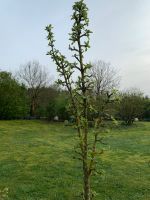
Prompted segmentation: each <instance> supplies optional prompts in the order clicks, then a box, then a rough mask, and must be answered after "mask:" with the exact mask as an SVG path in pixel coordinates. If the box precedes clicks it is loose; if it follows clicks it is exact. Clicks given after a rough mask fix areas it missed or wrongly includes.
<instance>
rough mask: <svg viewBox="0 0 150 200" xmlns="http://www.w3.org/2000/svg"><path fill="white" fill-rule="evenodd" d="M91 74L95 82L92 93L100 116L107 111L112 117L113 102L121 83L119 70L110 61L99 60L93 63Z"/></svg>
mask: <svg viewBox="0 0 150 200" xmlns="http://www.w3.org/2000/svg"><path fill="white" fill-rule="evenodd" d="M89 74H90V76H91V79H92V80H93V84H94V89H93V91H92V95H93V97H95V98H94V100H95V105H96V109H97V114H98V116H99V117H100V116H103V115H105V114H106V113H107V116H109V117H111V114H112V113H113V106H112V103H114V102H115V101H116V95H117V93H116V89H117V88H118V87H119V83H120V77H119V75H118V72H117V70H116V69H115V68H114V67H112V66H111V64H110V63H106V62H104V61H102V60H99V61H96V62H94V63H91V68H90V70H89ZM114 100H115V101H114Z"/></svg>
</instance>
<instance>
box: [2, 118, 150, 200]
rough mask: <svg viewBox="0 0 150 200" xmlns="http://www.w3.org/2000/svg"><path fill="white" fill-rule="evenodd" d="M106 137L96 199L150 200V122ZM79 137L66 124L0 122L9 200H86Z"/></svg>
mask: <svg viewBox="0 0 150 200" xmlns="http://www.w3.org/2000/svg"><path fill="white" fill-rule="evenodd" d="M104 135H105V139H104V140H105V143H107V145H104V146H103V148H104V153H103V154H102V155H101V156H100V159H99V166H98V168H99V169H101V168H102V170H103V173H102V175H101V176H100V175H97V176H96V177H94V178H93V180H92V182H93V190H94V191H96V192H97V196H96V197H95V199H96V200H149V199H150V157H149V156H150V123H148V122H147V123H141V122H138V123H137V124H136V125H134V126H133V127H131V128H125V127H124V128H121V127H120V128H118V129H117V128H116V129H114V130H112V131H110V132H108V133H106V134H104ZM75 136H76V130H75V129H74V128H73V127H68V126H64V125H63V123H62V124H61V123H47V122H43V121H0V189H3V188H5V187H7V188H8V189H9V192H8V194H9V199H10V200H77V199H81V198H80V196H79V195H80V192H81V189H82V175H81V169H82V166H81V164H80V161H79V160H75V159H73V157H74V155H75V153H74V146H75V144H76V142H75ZM99 148H101V147H99Z"/></svg>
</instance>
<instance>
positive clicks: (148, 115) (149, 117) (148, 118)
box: [142, 96, 150, 121]
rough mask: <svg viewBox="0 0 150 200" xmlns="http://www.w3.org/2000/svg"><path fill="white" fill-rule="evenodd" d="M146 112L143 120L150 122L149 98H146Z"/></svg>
mask: <svg viewBox="0 0 150 200" xmlns="http://www.w3.org/2000/svg"><path fill="white" fill-rule="evenodd" d="M143 107H144V111H143V114H142V119H144V120H146V121H150V98H149V97H148V96H145V97H144V105H143Z"/></svg>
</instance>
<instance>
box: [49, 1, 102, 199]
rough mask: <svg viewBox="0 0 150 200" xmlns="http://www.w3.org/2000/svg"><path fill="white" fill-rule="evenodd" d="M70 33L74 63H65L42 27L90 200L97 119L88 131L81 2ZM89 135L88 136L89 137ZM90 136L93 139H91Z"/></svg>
mask: <svg viewBox="0 0 150 200" xmlns="http://www.w3.org/2000/svg"><path fill="white" fill-rule="evenodd" d="M71 20H73V27H72V32H71V33H70V41H71V44H70V45H69V49H70V50H71V51H72V52H73V57H74V58H75V62H69V61H68V60H67V59H66V57H65V56H64V55H63V54H61V53H60V51H59V50H57V49H56V48H55V40H54V35H53V32H52V25H48V26H47V27H46V31H47V32H48V36H47V39H48V45H49V47H50V51H49V52H48V53H47V54H48V55H50V56H51V58H52V59H53V61H54V62H55V63H56V65H57V71H58V73H59V75H60V77H62V79H59V80H58V83H59V84H61V85H62V86H65V87H66V88H67V90H68V92H69V94H70V100H71V101H70V109H71V110H72V113H73V115H74V116H75V118H76V126H77V130H78V146H79V152H78V153H79V155H80V160H82V165H83V199H84V200H91V198H92V191H91V176H92V174H93V172H94V170H95V168H96V155H97V154H98V153H101V152H98V151H97V150H96V144H97V142H98V141H100V140H99V130H98V129H97V128H98V126H99V124H100V119H96V120H95V131H93V132H92V133H90V132H89V127H88V114H87V113H88V109H89V110H94V109H93V105H91V101H90V100H91V99H90V95H89V92H90V91H91V89H92V87H93V82H92V81H91V79H90V76H89V74H88V70H89V69H90V67H91V65H90V64H86V63H85V62H84V53H85V52H86V51H87V50H88V49H89V48H90V46H89V36H90V33H91V31H90V30H89V29H88V25H89V19H88V8H87V6H86V4H85V3H84V0H80V1H77V2H75V3H74V5H73V14H72V17H71ZM76 70H77V71H78V74H79V75H78V79H77V80H76V81H73V74H74V72H75V71H76ZM89 134H90V135H89ZM92 136H93V140H91V137H92Z"/></svg>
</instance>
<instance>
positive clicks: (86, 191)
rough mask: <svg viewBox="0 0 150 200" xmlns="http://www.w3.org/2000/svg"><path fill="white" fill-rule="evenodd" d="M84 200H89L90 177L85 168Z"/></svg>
mask: <svg viewBox="0 0 150 200" xmlns="http://www.w3.org/2000/svg"><path fill="white" fill-rule="evenodd" d="M85 165H86V164H85ZM84 200H91V189H90V176H89V174H88V169H87V166H85V168H84Z"/></svg>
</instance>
